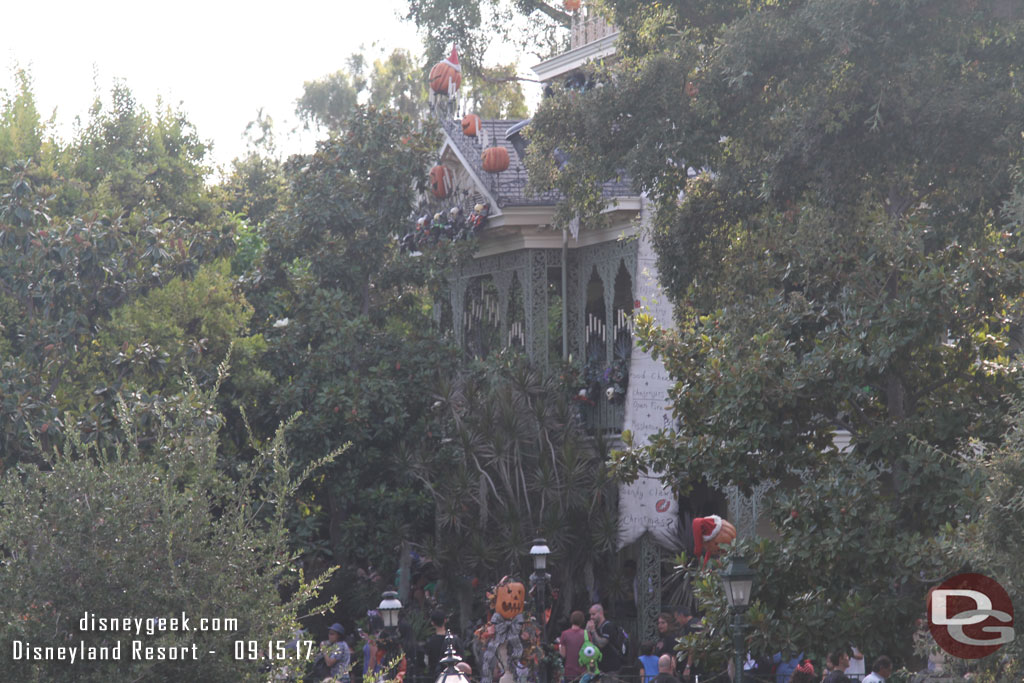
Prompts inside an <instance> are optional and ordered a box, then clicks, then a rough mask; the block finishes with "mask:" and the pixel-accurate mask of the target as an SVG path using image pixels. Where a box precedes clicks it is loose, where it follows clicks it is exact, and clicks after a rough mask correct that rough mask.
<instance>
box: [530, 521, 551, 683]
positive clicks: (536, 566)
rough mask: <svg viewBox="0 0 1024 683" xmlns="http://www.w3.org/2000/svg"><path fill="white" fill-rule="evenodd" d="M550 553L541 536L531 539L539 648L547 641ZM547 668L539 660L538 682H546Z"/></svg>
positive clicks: (532, 575) (543, 646)
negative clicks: (545, 613)
mask: <svg viewBox="0 0 1024 683" xmlns="http://www.w3.org/2000/svg"><path fill="white" fill-rule="evenodd" d="M550 554H551V549H550V548H548V542H547V541H545V540H544V539H543V538H535V539H533V546H532V547H531V548H530V557H531V558H533V574H531V575H530V584H531V586H532V587H533V606H534V611H535V612H536V614H537V624H538V625H539V626H540V634H541V643H540V645H541V648H545V647H546V643H547V637H546V633H547V624H546V623H545V620H544V608H545V605H544V603H545V602H546V598H547V590H548V581H550V580H551V575H550V574H548V573H547V566H548V555H550ZM547 669H548V665H547V663H546V662H541V664H540V671H538V672H537V675H538V676H539V678H540V683H547V680H548V678H549V677H548V670H547Z"/></svg>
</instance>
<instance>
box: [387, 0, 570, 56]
mask: <svg viewBox="0 0 1024 683" xmlns="http://www.w3.org/2000/svg"><path fill="white" fill-rule="evenodd" d="M408 2H409V13H408V14H407V15H406V18H407V19H410V20H411V21H413V22H415V24H416V26H417V27H418V28H419V30H420V33H421V34H422V36H423V43H424V47H426V52H427V60H428V62H429V63H430V64H433V63H434V62H436V61H438V60H439V59H442V58H443V57H446V56H447V55H448V51H449V50H451V47H452V45H453V44H454V45H456V46H458V48H459V55H460V56H459V59H460V60H462V63H463V64H464V68H468V70H470V71H472V70H476V69H478V68H479V67H481V66H483V63H484V56H485V53H486V51H487V48H488V46H489V45H490V44H492V43H494V42H502V43H505V44H509V43H510V44H512V45H514V46H516V47H517V48H519V52H534V53H536V54H539V55H542V56H545V57H546V56H548V55H550V54H552V53H554V52H555V51H556V50H558V49H561V48H563V47H564V43H565V40H564V39H565V29H566V28H568V27H569V25H570V23H571V20H572V17H571V15H570V14H569V12H567V11H566V10H565V9H564V8H562V7H561V3H557V2H547V1H545V0H487V2H478V1H477V0H454V1H452V0H408Z"/></svg>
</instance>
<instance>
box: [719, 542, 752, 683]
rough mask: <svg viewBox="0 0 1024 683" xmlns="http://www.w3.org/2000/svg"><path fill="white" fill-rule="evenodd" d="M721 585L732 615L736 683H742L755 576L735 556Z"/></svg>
mask: <svg viewBox="0 0 1024 683" xmlns="http://www.w3.org/2000/svg"><path fill="white" fill-rule="evenodd" d="M721 576H722V585H723V586H725V599H726V600H727V601H728V603H729V611H730V612H731V613H732V647H733V650H734V651H735V652H734V653H733V654H734V656H735V663H734V666H735V667H736V678H735V681H736V683H743V662H744V661H745V660H746V651H747V649H746V647H744V644H743V634H744V632H745V631H746V630H747V621H746V616H745V614H746V611H747V608H748V607H750V593H751V591H752V590H753V588H754V577H755V574H754V572H753V571H751V569H750V567H749V566H747V561H746V560H745V559H743V556H742V555H737V556H735V557H734V558H733V559H732V561H731V562H730V563H729V566H728V567H726V568H725V570H724V571H723V572H722V574H721Z"/></svg>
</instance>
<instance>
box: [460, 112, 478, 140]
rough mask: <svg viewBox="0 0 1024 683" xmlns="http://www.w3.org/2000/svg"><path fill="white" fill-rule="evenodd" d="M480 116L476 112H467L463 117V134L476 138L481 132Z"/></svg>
mask: <svg viewBox="0 0 1024 683" xmlns="http://www.w3.org/2000/svg"><path fill="white" fill-rule="evenodd" d="M480 123H481V121H480V117H479V116H477V115H476V114H466V115H465V116H463V117H462V134H463V135H467V136H469V137H471V138H475V137H476V134H477V133H479V132H480Z"/></svg>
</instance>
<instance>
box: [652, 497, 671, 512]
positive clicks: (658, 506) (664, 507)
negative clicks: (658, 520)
mask: <svg viewBox="0 0 1024 683" xmlns="http://www.w3.org/2000/svg"><path fill="white" fill-rule="evenodd" d="M670 505H672V503H670V502H669V500H668V498H660V499H659V500H658V502H657V503H655V504H654V509H655V510H657V511H658V512H668V508H669V506H670Z"/></svg>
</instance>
